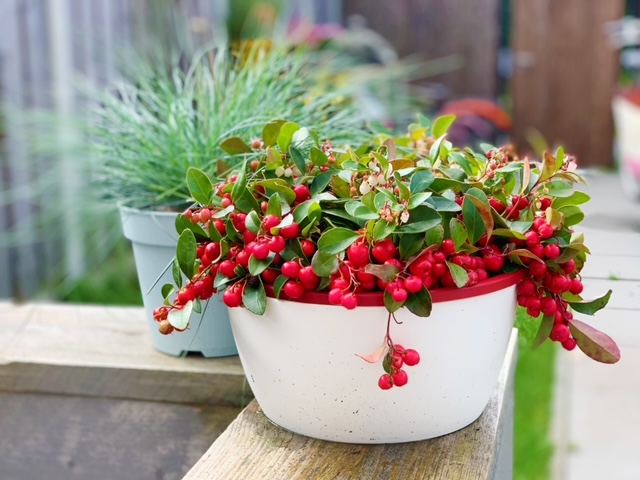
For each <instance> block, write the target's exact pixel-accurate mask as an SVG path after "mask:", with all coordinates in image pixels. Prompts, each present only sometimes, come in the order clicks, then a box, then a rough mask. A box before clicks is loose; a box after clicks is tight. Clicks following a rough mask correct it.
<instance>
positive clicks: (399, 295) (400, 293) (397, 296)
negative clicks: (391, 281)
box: [391, 288, 409, 303]
mask: <svg viewBox="0 0 640 480" xmlns="http://www.w3.org/2000/svg"><path fill="white" fill-rule="evenodd" d="M408 296H409V295H408V294H407V291H406V290H405V289H404V288H396V289H395V290H393V291H392V292H391V297H392V298H393V301H394V302H398V303H404V302H405V301H406V300H407V297H408Z"/></svg>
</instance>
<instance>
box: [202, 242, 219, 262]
mask: <svg viewBox="0 0 640 480" xmlns="http://www.w3.org/2000/svg"><path fill="white" fill-rule="evenodd" d="M204 254H205V255H206V256H207V257H209V258H210V259H211V261H214V260H217V258H218V257H219V256H220V244H219V243H218V242H210V243H207V245H206V246H205V247H204Z"/></svg>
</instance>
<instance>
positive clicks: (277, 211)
mask: <svg viewBox="0 0 640 480" xmlns="http://www.w3.org/2000/svg"><path fill="white" fill-rule="evenodd" d="M251 213H254V212H251ZM265 213H266V214H267V215H275V216H276V217H278V218H282V202H281V201H280V195H278V194H277V193H274V194H273V195H271V197H269V203H268V204H267V211H266V212H265ZM256 216H257V213H256ZM253 233H258V232H253Z"/></svg>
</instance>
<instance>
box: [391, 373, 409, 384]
mask: <svg viewBox="0 0 640 480" xmlns="http://www.w3.org/2000/svg"><path fill="white" fill-rule="evenodd" d="M391 378H392V380H393V384H394V385H395V386H396V387H403V386H405V385H406V384H407V383H408V382H409V375H407V372H405V371H404V370H398V371H397V372H395V373H394V374H392V375H391Z"/></svg>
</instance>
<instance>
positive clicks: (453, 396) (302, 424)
mask: <svg viewBox="0 0 640 480" xmlns="http://www.w3.org/2000/svg"><path fill="white" fill-rule="evenodd" d="M519 278H521V277H520V276H519V275H517V274H516V275H515V276H514V275H509V276H507V275H505V276H502V278H501V280H498V281H497V282H496V281H495V280H490V281H489V282H491V281H493V283H494V284H500V282H502V284H501V285H499V287H500V289H499V290H497V291H493V292H492V293H488V294H479V293H478V292H482V288H481V289H480V290H479V289H478V288H479V287H482V286H483V285H484V287H483V288H484V289H486V288H487V285H488V284H485V282H483V284H481V285H478V286H476V287H471V288H467V289H461V290H457V292H458V294H459V292H464V294H466V295H477V296H472V297H468V298H463V299H457V300H452V301H437V295H439V294H438V293H435V292H434V305H433V311H432V314H431V316H430V317H429V318H420V317H417V316H414V315H413V314H411V313H410V312H409V311H408V310H407V309H405V308H403V309H401V310H400V311H398V312H396V318H397V320H398V321H399V322H402V324H401V325H398V324H393V323H392V325H391V336H392V338H393V340H394V342H395V343H397V344H401V345H403V346H404V347H405V348H414V349H416V350H417V351H418V352H419V353H420V356H421V361H420V363H419V364H418V365H416V366H414V367H405V370H406V372H407V373H408V375H409V383H408V384H407V385H405V386H403V387H394V388H392V389H391V390H387V391H383V390H381V389H380V388H379V387H378V385H377V382H378V378H379V377H380V376H381V375H382V374H383V373H384V371H383V369H382V364H381V361H380V362H378V363H376V364H369V363H367V362H365V361H364V360H362V359H361V358H359V357H358V356H356V354H368V353H370V352H373V351H375V350H376V349H377V348H378V347H379V346H380V345H381V344H382V342H383V338H384V334H385V332H386V326H387V312H386V310H385V308H384V307H383V306H358V307H357V308H356V309H355V310H351V311H349V310H346V309H344V308H342V307H340V306H332V305H318V304H311V303H300V302H298V301H296V302H293V301H287V300H276V299H273V298H268V300H267V311H266V314H265V315H264V316H256V315H254V314H252V313H250V312H249V311H247V310H246V309H244V308H233V309H230V317H231V325H232V327H233V331H234V335H235V338H236V343H237V345H238V350H239V354H240V360H241V362H242V365H243V367H244V371H245V374H246V376H247V379H248V381H249V383H250V385H251V389H252V390H253V393H254V395H255V397H256V399H257V401H258V403H259V404H260V407H261V408H262V410H263V411H264V413H265V415H266V416H267V417H268V418H269V419H270V420H272V421H273V422H274V423H276V424H278V425H280V426H281V427H283V428H285V429H287V430H290V431H293V432H296V433H299V434H302V435H307V436H309V437H314V438H319V439H323V440H330V441H337V442H347V443H396V442H409V441H415V440H423V439H427V438H433V437H437V436H440V435H444V434H447V433H451V432H454V431H456V430H458V429H460V428H462V427H465V426H467V425H469V424H470V423H471V422H473V421H474V420H476V419H477V418H478V417H479V416H480V414H481V413H482V411H483V410H484V408H485V407H486V405H487V403H488V401H489V399H490V396H491V394H492V392H493V390H494V388H495V384H496V382H497V379H498V375H499V372H500V369H501V367H502V364H503V361H504V356H505V353H506V349H507V345H508V342H509V337H510V334H511V329H512V326H513V321H514V318H515V310H516V293H515V284H516V283H517V281H518V280H519ZM494 288H495V287H494ZM489 289H491V288H489Z"/></svg>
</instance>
